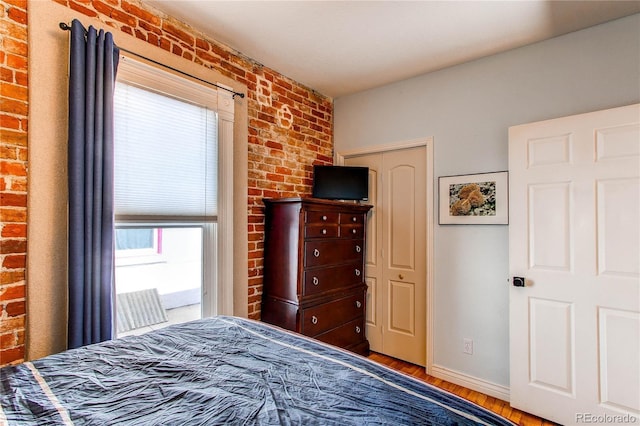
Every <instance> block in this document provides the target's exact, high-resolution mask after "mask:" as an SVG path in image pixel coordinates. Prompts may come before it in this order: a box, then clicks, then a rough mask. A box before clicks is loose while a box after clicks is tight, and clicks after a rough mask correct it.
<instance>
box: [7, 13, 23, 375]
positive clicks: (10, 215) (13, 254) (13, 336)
mask: <svg viewBox="0 0 640 426" xmlns="http://www.w3.org/2000/svg"><path fill="white" fill-rule="evenodd" d="M26 3H27V2H26V0H0V5H1V6H2V7H1V8H0V46H1V48H0V365H3V364H6V363H9V362H14V361H19V360H21V359H22V358H23V356H24V337H25V333H24V325H25V319H26V316H25V293H26V290H25V273H26V271H25V266H26V254H27V113H28V109H27V96H28V89H27V10H26V7H27V6H26Z"/></svg>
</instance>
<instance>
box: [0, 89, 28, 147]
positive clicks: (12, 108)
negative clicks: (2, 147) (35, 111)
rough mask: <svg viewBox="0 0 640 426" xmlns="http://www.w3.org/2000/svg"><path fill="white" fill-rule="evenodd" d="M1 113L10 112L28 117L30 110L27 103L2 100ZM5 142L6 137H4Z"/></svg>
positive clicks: (0, 99) (0, 102) (0, 101)
mask: <svg viewBox="0 0 640 426" xmlns="http://www.w3.org/2000/svg"><path fill="white" fill-rule="evenodd" d="M0 112H8V113H11V114H15V115H23V116H26V115H27V113H28V112H29V108H28V106H27V103H26V102H21V101H16V100H14V99H6V98H0ZM2 140H3V141H4V135H3V137H2Z"/></svg>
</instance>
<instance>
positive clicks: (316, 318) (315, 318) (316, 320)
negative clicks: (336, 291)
mask: <svg viewBox="0 0 640 426" xmlns="http://www.w3.org/2000/svg"><path fill="white" fill-rule="evenodd" d="M311 323H312V324H313V325H315V324H317V323H318V317H317V316H315V315H314V316H312V317H311Z"/></svg>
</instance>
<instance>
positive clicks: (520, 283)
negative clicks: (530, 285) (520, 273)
mask: <svg viewBox="0 0 640 426" xmlns="http://www.w3.org/2000/svg"><path fill="white" fill-rule="evenodd" d="M513 286H514V287H526V280H525V278H524V277H513Z"/></svg>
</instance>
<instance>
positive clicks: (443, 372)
mask: <svg viewBox="0 0 640 426" xmlns="http://www.w3.org/2000/svg"><path fill="white" fill-rule="evenodd" d="M430 370H431V371H430V373H429V374H430V375H432V376H433V377H437V378H438V379H441V380H446V381H447V382H451V383H454V384H456V385H460V386H464V387H465V388H468V389H471V390H474V391H476V392H481V393H483V394H485V395H489V396H492V397H494V398H498V399H500V400H502V401H507V402H509V400H510V398H511V396H510V390H509V388H508V387H506V386H502V385H498V384H496V383H492V382H489V381H486V380H483V379H479V378H477V377H473V376H469V375H468V374H464V373H461V372H459V371H455V370H450V369H448V368H445V367H442V366H440V365H432V366H431V369H430Z"/></svg>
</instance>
